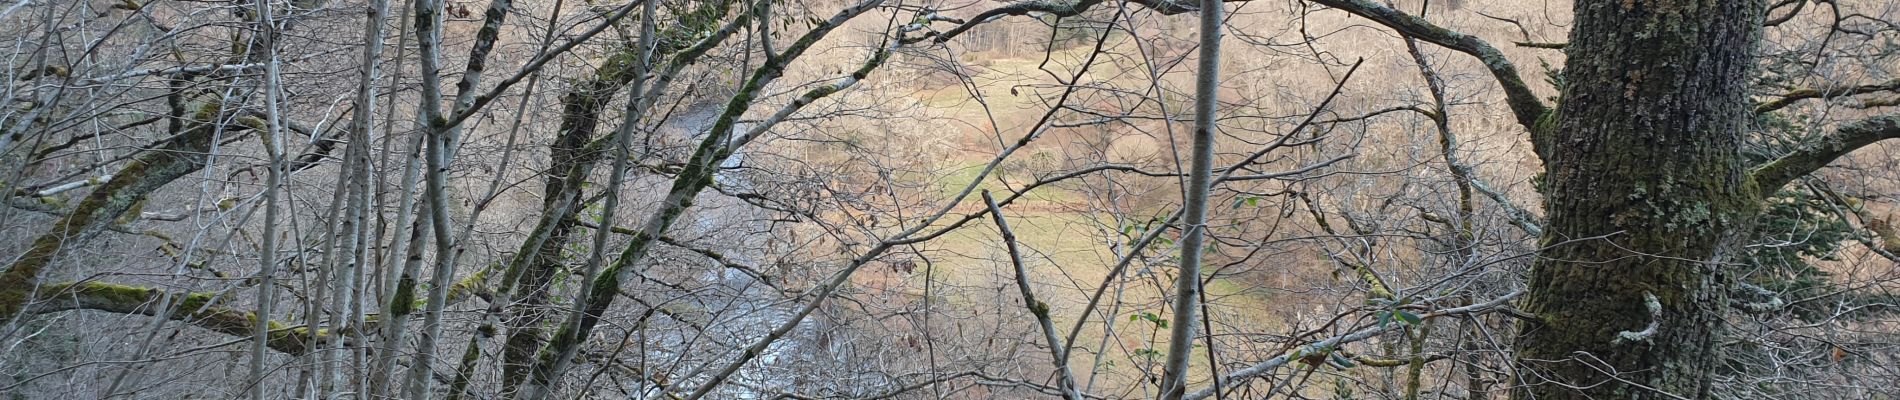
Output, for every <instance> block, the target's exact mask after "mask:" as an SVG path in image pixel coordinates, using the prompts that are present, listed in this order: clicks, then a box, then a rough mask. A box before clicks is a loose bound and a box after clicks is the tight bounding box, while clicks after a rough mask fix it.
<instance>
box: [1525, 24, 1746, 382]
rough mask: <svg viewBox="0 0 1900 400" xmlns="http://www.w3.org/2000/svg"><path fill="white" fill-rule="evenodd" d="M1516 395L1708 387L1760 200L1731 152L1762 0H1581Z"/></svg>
mask: <svg viewBox="0 0 1900 400" xmlns="http://www.w3.org/2000/svg"><path fill="white" fill-rule="evenodd" d="M1575 13H1576V25H1575V26H1574V27H1573V28H1572V30H1571V34H1570V42H1569V46H1568V47H1567V48H1566V52H1567V55H1568V56H1569V60H1568V61H1567V62H1566V65H1565V67H1564V72H1563V75H1562V78H1563V83H1564V87H1563V93H1562V96H1561V100H1560V106H1559V107H1558V109H1557V114H1555V115H1552V116H1550V118H1549V119H1548V125H1545V126H1543V127H1542V128H1546V129H1551V130H1550V131H1548V132H1540V133H1548V134H1549V136H1548V137H1549V138H1550V139H1549V140H1550V142H1548V146H1549V147H1548V152H1546V154H1544V155H1545V160H1544V161H1545V168H1546V175H1545V177H1544V179H1545V184H1546V185H1547V186H1546V187H1545V188H1544V192H1545V196H1546V198H1545V201H1546V209H1547V210H1548V218H1549V227H1548V228H1547V229H1546V231H1545V232H1544V235H1543V245H1544V246H1547V247H1546V248H1545V249H1544V250H1543V251H1542V253H1541V254H1539V256H1540V257H1538V260H1537V261H1536V262H1535V263H1534V264H1533V266H1532V271H1531V279H1530V292H1529V294H1528V298H1527V299H1526V300H1525V302H1524V304H1523V307H1524V310H1525V311H1528V312H1530V313H1531V314H1534V315H1535V316H1536V317H1537V318H1538V319H1539V321H1538V322H1530V323H1525V324H1523V325H1522V327H1521V330H1520V332H1519V336H1518V341H1517V345H1516V346H1517V357H1518V360H1519V366H1518V368H1519V378H1520V379H1522V380H1524V383H1525V385H1524V386H1520V387H1518V388H1517V389H1516V390H1515V392H1514V393H1513V396H1512V397H1513V398H1518V399H1533V398H1534V399H1544V400H1549V399H1586V398H1592V399H1612V398H1614V399H1655V398H1676V397H1682V398H1704V397H1706V396H1707V395H1708V393H1709V390H1710V384H1711V373H1712V371H1713V370H1714V367H1715V365H1716V362H1717V361H1718V356H1717V354H1718V351H1717V349H1716V340H1715V338H1716V337H1718V335H1719V334H1720V331H1721V329H1722V325H1723V324H1722V318H1723V315H1724V313H1725V310H1726V308H1727V306H1726V305H1727V303H1728V295H1727V288H1728V286H1729V284H1730V280H1731V279H1732V277H1733V272H1732V265H1731V264H1730V260H1732V259H1733V258H1734V254H1735V253H1736V252H1737V248H1738V246H1739V244H1740V243H1739V240H1740V239H1741V238H1740V237H1739V236H1740V234H1742V233H1744V232H1747V231H1748V229H1747V224H1748V221H1749V220H1750V219H1751V218H1752V217H1753V215H1754V213H1755V210H1756V208H1757V207H1756V198H1757V197H1758V195H1757V194H1756V193H1757V190H1755V189H1753V186H1754V183H1753V180H1752V179H1751V178H1750V177H1749V174H1748V172H1749V168H1748V167H1747V166H1746V165H1745V164H1744V162H1743V159H1742V156H1741V153H1740V150H1741V148H1742V145H1743V141H1744V138H1745V129H1746V124H1747V121H1749V120H1750V115H1751V114H1750V112H1749V109H1750V102H1749V99H1748V97H1747V95H1746V85H1747V82H1748V77H1749V72H1750V68H1751V65H1752V63H1753V57H1752V54H1751V52H1752V48H1753V47H1754V43H1755V41H1756V39H1757V38H1758V37H1759V36H1760V26H1761V18H1762V4H1761V2H1760V1H1756V0H1703V1H1687V0H1679V1H1678V0H1660V1H1659V0H1613V1H1612V0H1586V1H1578V2H1577V3H1576V5H1575Z"/></svg>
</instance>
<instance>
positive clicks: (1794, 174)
mask: <svg viewBox="0 0 1900 400" xmlns="http://www.w3.org/2000/svg"><path fill="white" fill-rule="evenodd" d="M1894 138H1900V114H1887V115H1882V116H1878V117H1873V118H1868V119H1863V120H1860V121H1854V122H1851V123H1848V124H1846V125H1841V127H1840V128H1839V129H1836V130H1835V131H1834V133H1832V134H1829V135H1826V136H1823V137H1821V138H1820V139H1819V140H1815V141H1813V142H1809V143H1805V144H1803V145H1801V147H1800V148H1798V149H1795V151H1793V152H1790V153H1788V154H1787V155H1783V156H1781V158H1777V159H1775V160H1774V161H1769V162H1768V163H1766V164H1762V165H1761V166H1757V167H1755V168H1754V170H1752V171H1750V172H1749V177H1750V179H1752V180H1753V181H1754V184H1755V189H1756V190H1758V192H1757V193H1759V194H1760V195H1761V196H1762V197H1767V196H1768V195H1771V194H1774V193H1775V191H1777V190H1781V187H1782V186H1787V185H1788V183H1789V182H1793V181H1794V180H1795V178H1800V177H1802V176H1806V175H1808V174H1810V173H1813V172H1814V171H1815V170H1818V169H1821V167H1825V166H1827V164H1828V163H1831V162H1834V160H1835V159H1837V158H1840V157H1841V156H1845V155H1847V153H1851V152H1853V151H1854V150H1858V149H1860V148H1862V147H1866V146H1867V145H1870V144H1874V143H1875V142H1879V141H1882V140H1886V139H1894Z"/></svg>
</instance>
